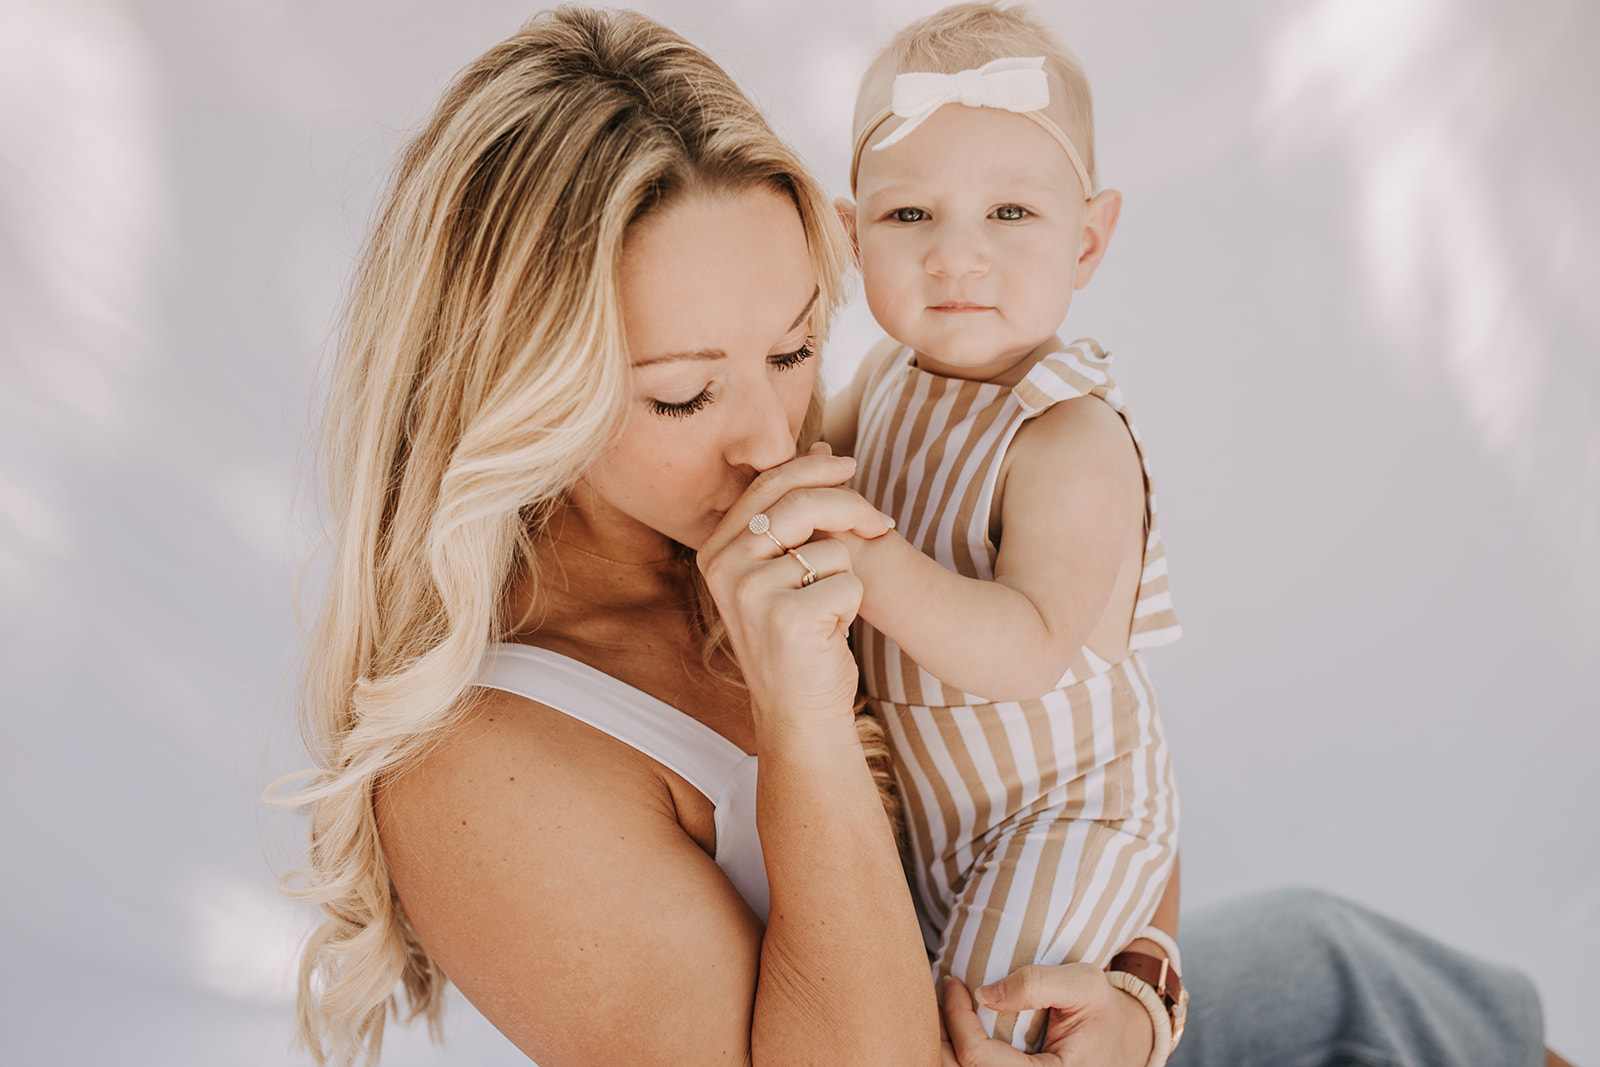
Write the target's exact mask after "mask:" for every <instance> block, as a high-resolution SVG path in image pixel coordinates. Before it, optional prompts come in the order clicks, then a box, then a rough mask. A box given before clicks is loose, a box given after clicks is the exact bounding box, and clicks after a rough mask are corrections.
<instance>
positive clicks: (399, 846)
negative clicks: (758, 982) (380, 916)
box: [375, 690, 761, 1063]
mask: <svg viewBox="0 0 1600 1067" xmlns="http://www.w3.org/2000/svg"><path fill="white" fill-rule="evenodd" d="M480 693H481V696H480V697H478V698H477V699H476V700H475V701H474V703H473V704H472V706H471V707H470V708H469V709H468V710H467V711H466V713H465V714H464V715H462V716H461V717H460V718H459V720H458V721H456V722H455V723H454V724H453V725H452V726H450V727H449V728H448V729H447V730H446V731H445V732H444V733H443V735H442V736H441V737H440V738H439V740H438V741H437V742H436V743H435V744H433V745H432V746H431V747H430V748H429V750H428V751H427V753H426V754H425V755H424V756H423V757H422V758H421V759H420V760H419V761H418V762H417V763H416V764H415V765H414V766H412V767H410V768H408V769H407V770H406V771H405V772H404V773H402V774H399V775H397V776H395V777H394V778H393V779H391V780H390V781H388V782H386V783H385V785H384V787H383V788H382V789H381V790H380V791H379V793H378V794H377V796H376V797H375V803H376V807H377V813H378V818H379V827H380V833H381V837H382V842H383V849H384V854H385V858H386V859H387V860H388V864H389V868H390V873H391V875H392V877H393V879H394V883H395V887H396V889H397V890H398V892H399V895H400V899H401V901H402V903H403V904H404V906H405V909H406V915H407V917H408V918H409V919H410V921H411V923H412V925H413V926H414V927H415V929H416V931H417V934H418V936H419V937H420V938H421V939H422V941H423V943H424V944H425V945H426V946H427V948H428V950H429V952H430V953H431V954H432V955H433V957H434V959H435V960H436V961H437V962H438V963H439V965H440V966H441V967H442V968H443V969H444V971H445V973H446V974H447V975H449V976H450V978H451V980H452V981H453V982H454V983H455V984H456V985H457V986H458V987H459V988H460V989H461V990H462V991H463V992H464V993H465V994H466V995H467V997H468V998H469V999H471V1000H472V1001H473V1003H474V1004H475V1005H477V1007H478V1008H479V1010H481V1011H482V1012H483V1013H484V1014H485V1015H486V1016H488V1018H489V1019H490V1021H491V1022H493V1023H494V1024H495V1025H496V1026H497V1027H498V1028H499V1029H500V1030H501V1031H502V1032H504V1033H505V1034H506V1035H507V1036H508V1037H510V1038H511V1040H512V1041H514V1042H516V1043H517V1044H518V1046H519V1047H521V1048H522V1049H523V1050H524V1051H525V1052H528V1053H529V1054H530V1055H532V1056H534V1058H535V1059H537V1060H538V1061H539V1062H541V1063H546V1062H548V1063H561V1062H567V1061H568V1060H573V1059H575V1060H578V1061H580V1062H624V1061H626V1062H635V1063H647V1062H656V1060H655V1057H656V1056H658V1055H659V1056H660V1057H661V1059H660V1062H674V1060H673V1057H674V1056H676V1057H677V1059H676V1062H687V1061H695V1062H700V1061H702V1060H703V1061H704V1062H717V1058H716V1056H715V1055H710V1056H709V1057H708V1055H707V1047H708V1046H706V1045H704V1044H702V1042H704V1041H706V1040H707V1039H708V1036H710V1035H708V1034H707V1033H706V1032H705V1027H706V1024H707V1023H708V1022H709V1023H710V1024H711V1028H712V1029H713V1030H714V1031H716V1034H715V1039H718V1040H721V1041H722V1042H723V1045H722V1047H727V1042H728V1041H729V1040H730V1039H734V1038H737V1039H738V1040H737V1041H736V1042H735V1045H734V1047H738V1043H739V1042H743V1043H745V1044H747V1043H748V1037H749V1029H748V1025H749V1011H750V1004H751V1002H752V998H753V995H754V987H755V974H756V966H757V963H758V960H759V948H760V929H761V927H760V922H759V920H757V919H756V918H755V916H754V915H753V914H752V913H751V912H750V910H749V908H748V907H747V906H745V904H744V902H743V900H742V899H741V898H740V897H739V895H738V893H737V891H735V890H734V889H733V887H732V885H731V884H730V883H729V882H728V881H727V879H726V878H725V877H724V876H723V875H722V872H721V871H720V870H719V869H718V868H717V866H716V864H715V863H714V862H713V860H712V859H711V857H710V856H708V855H707V854H706V851H705V849H704V848H702V847H701V845H700V844H697V843H696V842H695V840H694V839H693V838H692V837H691V836H690V835H689V834H688V833H687V832H686V831H685V830H684V829H683V827H682V826H681V825H680V824H679V821H678V817H677V813H676V810H675V803H674V799H673V792H672V789H671V787H670V785H669V784H668V782H667V781H666V780H665V778H664V776H663V773H662V769H661V768H660V766H659V765H658V764H655V763H654V762H653V761H651V760H650V759H648V758H647V757H645V756H643V755H642V754H640V753H638V752H637V751H636V750H634V749H632V748H631V747H629V746H628V745H626V744H624V743H623V742H621V741H618V740H616V739H614V738H611V737H609V736H607V735H606V734H604V733H602V732H600V731H598V730H595V729H593V728H592V727H589V726H587V725H585V724H583V723H582V722H579V721H578V720H576V719H573V718H571V717H569V716H567V715H564V714H562V713H560V712H558V711H554V710H552V709H550V708H547V707H545V706H543V705H541V704H538V703H536V702H534V701H531V700H528V699H526V698H524V697H520V696H515V695H513V694H509V693H503V692H500V691H498V690H481V691H480ZM685 972H688V973H690V974H693V975H695V981H691V982H686V981H685V980H684V978H685ZM700 982H704V983H709V987H710V988H700V987H697V983H700ZM668 987H670V988H672V989H673V990H674V994H673V995H672V997H669V999H672V998H673V997H676V998H677V999H679V1000H680V1001H681V1003H680V1004H679V1005H678V1007H680V1008H681V1011H678V1010H675V1011H673V1012H671V1013H669V1014H668V1015H667V1018H671V1019H681V1020H683V1027H682V1030H681V1031H679V1030H677V1029H676V1028H675V1027H674V1026H672V1025H670V1024H669V1025H666V1026H665V1028H663V1025H662V1017H661V1016H660V1015H657V1014H655V1013H654V1012H652V1013H651V1015H650V1016H649V1017H646V1016H644V1015H641V1014H640V1012H639V1005H641V1004H648V1003H652V1002H655V1003H659V1002H660V1001H661V998H662V996H663V993H662V990H663V989H664V988H668ZM741 1004H742V1011H743V1016H742V1018H743V1023H742V1031H741V1024H740V1022H739V1012H740V1010H741V1008H740V1005H741ZM693 1019H698V1020H699V1028H698V1029H697V1028H696V1027H695V1026H692V1025H690V1023H689V1020H693ZM719 1022H720V1023H721V1025H719ZM641 1050H644V1051H643V1052H642V1051H641ZM641 1055H643V1058H641Z"/></svg>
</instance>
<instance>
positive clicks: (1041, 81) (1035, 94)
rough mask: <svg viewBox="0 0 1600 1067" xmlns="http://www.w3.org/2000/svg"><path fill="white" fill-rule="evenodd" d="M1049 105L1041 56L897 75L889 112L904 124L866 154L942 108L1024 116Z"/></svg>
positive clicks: (901, 136) (897, 138)
mask: <svg viewBox="0 0 1600 1067" xmlns="http://www.w3.org/2000/svg"><path fill="white" fill-rule="evenodd" d="M1049 103H1050V83H1049V81H1047V80H1046V79H1045V76H1044V57H1043V56H1038V57H1035V58H1033V59H1011V58H1006V59H995V60H991V61H990V62H988V63H985V64H984V65H983V66H981V67H979V68H978V69H976V70H963V71H961V72H960V73H957V74H932V73H928V72H925V71H914V72H912V73H909V74H901V75H900V76H899V77H897V78H895V80H894V89H893V97H892V104H891V110H892V111H893V113H894V114H896V115H898V116H899V117H901V118H903V119H905V120H906V121H905V122H904V123H902V124H901V126H900V128H899V129H898V130H895V131H894V132H893V133H891V134H890V135H889V136H887V137H885V138H884V139H883V140H881V141H879V142H878V143H877V144H875V145H873V146H872V150H873V151H874V152H879V151H882V150H883V149H885V148H888V147H889V146H890V145H892V144H898V143H899V142H900V141H902V140H904V139H905V138H906V136H907V135H908V134H910V133H911V131H912V130H915V129H916V128H917V127H918V126H921V125H922V124H923V123H924V122H927V121H928V119H930V118H932V117H933V113H934V112H935V111H938V110H939V109H940V108H941V107H944V105H946V104H963V105H965V106H966V107H992V108H999V109H1001V110H1004V111H1017V112H1025V111H1038V110H1039V109H1040V108H1043V107H1045V106H1046V105H1048V104H1049Z"/></svg>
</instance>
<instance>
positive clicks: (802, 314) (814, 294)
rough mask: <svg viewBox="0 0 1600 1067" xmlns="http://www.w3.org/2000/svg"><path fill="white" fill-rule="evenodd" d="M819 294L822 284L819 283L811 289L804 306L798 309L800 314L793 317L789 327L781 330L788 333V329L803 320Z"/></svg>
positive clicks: (815, 302) (809, 312)
mask: <svg viewBox="0 0 1600 1067" xmlns="http://www.w3.org/2000/svg"><path fill="white" fill-rule="evenodd" d="M821 295H822V286H820V285H819V286H817V287H816V288H815V289H813V290H811V299H810V300H807V301H806V306H805V307H803V308H801V309H800V314H798V315H796V316H795V317H794V321H793V322H791V323H790V324H789V329H788V330H784V331H783V332H784V333H788V332H789V331H790V330H793V329H794V328H795V327H796V326H798V325H800V324H801V323H802V322H804V321H805V320H806V316H807V315H809V314H811V309H812V308H814V307H816V306H817V298H818V297H819V296H821Z"/></svg>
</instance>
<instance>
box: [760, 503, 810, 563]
mask: <svg viewBox="0 0 1600 1067" xmlns="http://www.w3.org/2000/svg"><path fill="white" fill-rule="evenodd" d="M745 525H747V526H749V527H750V532H751V533H753V534H766V535H767V540H769V541H771V542H772V543H773V544H775V545H777V546H778V551H779V552H787V551H789V546H788V545H785V544H784V543H783V542H782V541H780V540H778V535H777V534H775V533H773V532H772V520H771V519H769V518H767V513H766V512H764V511H758V512H756V513H755V514H754V515H752V516H750V521H749V522H748V523H746V524H745ZM809 569H810V568H807V570H809Z"/></svg>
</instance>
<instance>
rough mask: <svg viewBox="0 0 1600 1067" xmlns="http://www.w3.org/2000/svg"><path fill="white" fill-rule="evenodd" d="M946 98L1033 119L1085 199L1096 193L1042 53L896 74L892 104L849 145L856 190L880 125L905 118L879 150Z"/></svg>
mask: <svg viewBox="0 0 1600 1067" xmlns="http://www.w3.org/2000/svg"><path fill="white" fill-rule="evenodd" d="M946 104H962V105H964V106H966V107H992V108H996V109H998V110H1002V111H1010V112H1013V113H1015V114H1019V115H1022V116H1024V117H1026V118H1029V119H1032V120H1033V121H1034V122H1035V123H1037V124H1038V125H1039V126H1040V127H1041V128H1042V129H1043V130H1044V131H1045V132H1046V133H1048V134H1049V135H1050V136H1051V137H1053V138H1055V140H1056V143H1057V144H1059V145H1060V146H1061V149H1062V151H1064V152H1066V154H1067V160H1068V162H1070V163H1071V164H1072V172H1073V173H1074V174H1076V175H1077V176H1078V183H1079V184H1080V185H1081V186H1083V196H1084V199H1085V200H1087V199H1088V198H1089V197H1091V196H1093V195H1094V183H1093V182H1092V181H1090V180H1089V168H1088V167H1085V166H1084V165H1083V157H1082V156H1080V155H1078V150H1077V148H1076V147H1074V146H1073V144H1072V140H1071V138H1069V137H1068V136H1067V135H1066V132H1065V131H1064V130H1062V128H1061V126H1060V124H1059V123H1057V122H1056V121H1055V119H1054V118H1052V117H1051V116H1050V114H1049V112H1048V110H1047V109H1048V108H1049V107H1050V81H1049V78H1048V77H1047V76H1046V74H1045V70H1044V57H1043V56H1036V57H1033V58H1030V59H1013V58H1009V57H1008V58H1004V59H996V60H991V61H990V62H988V63H985V64H984V65H983V66H981V67H978V68H977V69H975V70H963V71H959V72H957V73H955V74H937V73H933V72H930V71H911V72H908V73H905V74H899V75H896V76H895V79H894V83H893V87H892V88H891V89H890V104H889V106H888V107H885V108H883V109H881V110H880V111H878V112H877V113H876V114H874V115H873V116H872V118H870V119H869V120H867V122H866V123H865V124H863V125H862V127H861V132H859V133H857V134H856V140H855V144H854V145H853V146H852V148H851V151H850V191H851V193H854V192H855V188H856V175H857V173H858V172H859V171H860V170H861V152H862V150H863V149H864V148H865V147H866V144H867V141H868V140H869V139H870V138H871V137H872V135H873V133H874V132H875V131H876V130H877V129H878V127H879V126H882V125H883V124H884V123H885V122H887V121H889V119H891V118H894V117H899V118H903V119H905V120H906V121H905V122H903V123H902V124H901V125H900V128H899V129H897V130H895V131H894V132H893V133H891V134H890V135H889V136H887V137H885V138H884V139H883V140H882V141H879V142H878V143H877V144H875V145H873V146H872V150H873V151H874V152H877V151H879V150H881V149H884V148H888V147H889V146H890V145H892V144H897V143H899V142H900V141H901V140H903V139H905V138H906V137H907V136H909V135H910V134H911V132H912V131H913V130H915V129H916V128H917V127H918V126H921V125H922V124H923V123H924V122H926V121H928V119H930V118H931V117H932V116H933V113H934V112H935V111H938V110H939V109H940V108H941V107H943V106H944V105H946Z"/></svg>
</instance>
